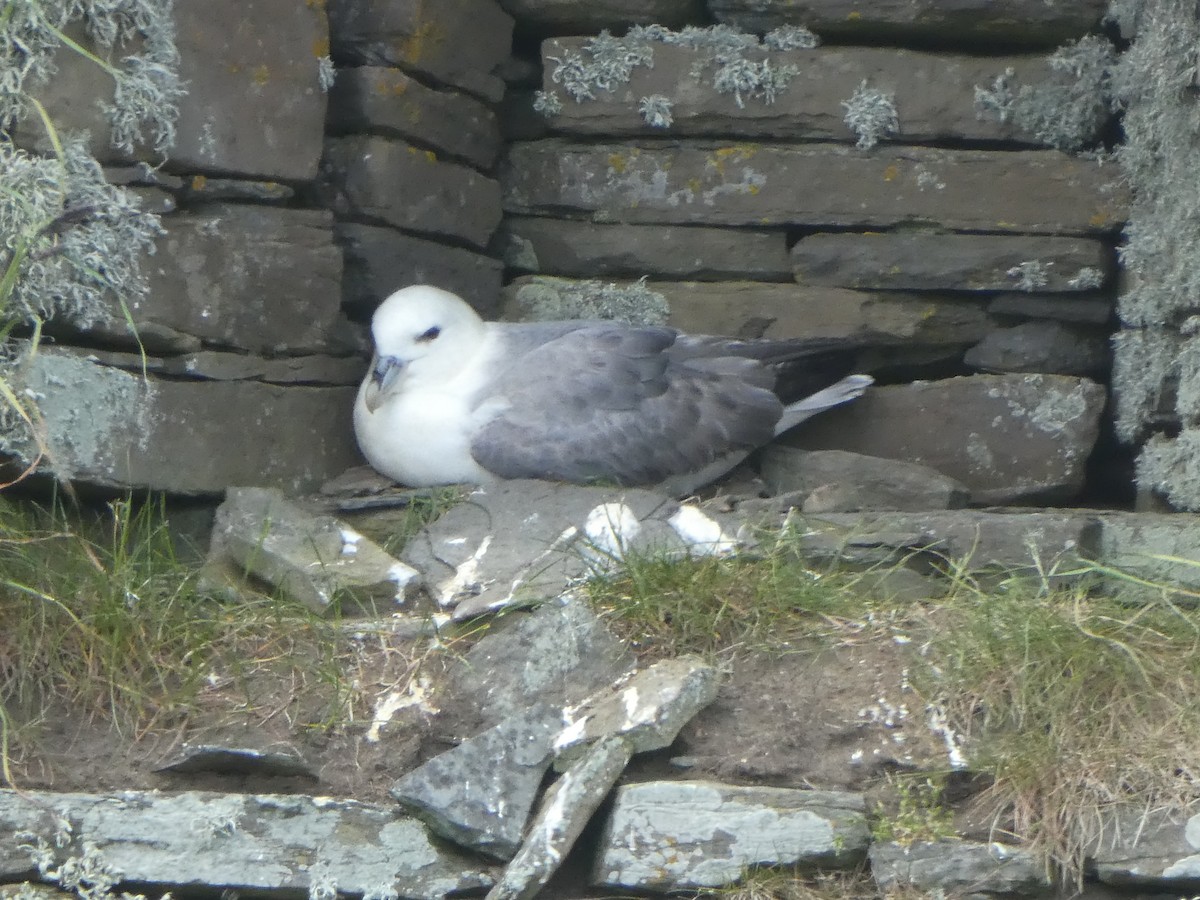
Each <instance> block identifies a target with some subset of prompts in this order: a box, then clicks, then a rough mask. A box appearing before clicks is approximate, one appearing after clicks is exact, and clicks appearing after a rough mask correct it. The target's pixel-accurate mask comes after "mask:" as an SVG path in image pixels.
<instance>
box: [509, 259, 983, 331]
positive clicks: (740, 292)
mask: <svg viewBox="0 0 1200 900" xmlns="http://www.w3.org/2000/svg"><path fill="white" fill-rule="evenodd" d="M569 284H570V282H568V281H566V280H565V279H555V278H548V277H541V276H523V277H521V278H517V279H514V280H513V281H512V282H511V283H510V284H509V285H508V286H506V287H505V289H504V297H505V302H504V309H505V313H506V315H508V316H510V317H512V318H523V316H522V312H523V311H524V310H525V308H526V306H527V301H526V300H525V298H524V294H525V293H526V292H527V291H530V290H531V289H532V294H531V296H533V295H536V294H537V292H539V291H542V290H545V289H547V288H554V287H556V286H569ZM649 287H650V288H651V289H652V290H653V291H654V292H655V293H658V294H661V295H662V296H663V297H664V298H666V301H667V305H668V307H669V310H670V317H669V320H668V324H670V325H673V326H674V327H676V328H680V329H682V330H683V331H687V332H691V333H693V334H727V335H735V336H737V337H747V338H750V337H766V338H793V337H814V338H847V339H854V340H857V341H861V342H863V343H877V344H902V345H904V346H905V347H909V348H912V347H917V346H920V345H942V344H957V345H966V344H973V343H975V342H976V341H978V340H980V339H981V338H982V337H983V336H984V335H985V334H987V332H988V331H989V330H990V329H991V328H992V325H991V322H990V321H989V319H988V317H987V314H986V313H985V312H984V311H983V310H982V309H981V308H980V306H979V304H978V303H974V302H971V301H955V300H949V299H946V300H942V299H939V298H932V297H924V298H920V299H917V298H914V297H912V296H911V295H906V294H902V293H886V292H877V293H868V292H863V291H851V290H844V289H839V288H805V287H801V286H799V285H794V284H768V283H762V282H755V281H721V282H703V281H656V282H652V283H651V284H650V285H649Z"/></svg>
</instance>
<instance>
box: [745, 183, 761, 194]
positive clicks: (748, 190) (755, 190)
mask: <svg viewBox="0 0 1200 900" xmlns="http://www.w3.org/2000/svg"><path fill="white" fill-rule="evenodd" d="M760 190H761V188H760V187H759V186H758V185H757V184H751V185H747V186H746V193H748V194H749V195H750V196H752V197H753V196H754V195H755V194H757V193H758V192H759V191H760Z"/></svg>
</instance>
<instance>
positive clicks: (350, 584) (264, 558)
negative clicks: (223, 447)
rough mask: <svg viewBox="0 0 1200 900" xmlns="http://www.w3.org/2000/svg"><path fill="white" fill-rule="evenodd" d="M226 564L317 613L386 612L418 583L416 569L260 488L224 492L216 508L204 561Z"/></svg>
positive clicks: (350, 530)
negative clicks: (343, 611) (334, 611)
mask: <svg viewBox="0 0 1200 900" xmlns="http://www.w3.org/2000/svg"><path fill="white" fill-rule="evenodd" d="M226 561H228V562H231V563H233V565H234V566H235V567H236V569H237V570H238V571H239V573H244V574H245V575H249V576H253V577H255V578H257V579H259V580H260V581H262V582H265V583H266V584H269V585H271V586H272V587H274V588H276V589H277V590H279V591H280V592H281V593H282V594H283V595H284V596H287V597H291V598H292V599H294V600H296V601H298V602H300V603H303V604H304V605H305V606H307V607H308V608H309V609H311V610H312V611H313V612H317V613H324V612H328V611H329V610H330V609H332V608H334V607H335V605H336V606H337V607H338V608H340V609H342V610H345V609H347V608H348V607H357V608H359V609H364V610H367V611H370V612H378V611H380V610H379V609H377V608H381V609H382V611H385V612H386V611H390V610H391V609H394V608H395V605H396V604H398V603H403V602H404V601H405V600H406V599H407V598H408V596H409V595H410V594H411V593H412V592H413V591H414V590H416V588H417V586H418V584H419V577H418V575H417V572H416V571H415V570H414V569H412V568H410V567H409V566H406V565H404V564H403V563H401V562H399V561H398V560H396V559H394V558H392V557H391V556H390V555H388V554H387V553H386V552H385V551H384V550H383V548H382V547H380V546H379V545H377V544H376V543H374V542H373V541H370V540H368V539H367V538H365V537H363V536H362V535H361V534H359V533H358V532H357V531H355V530H354V529H353V528H351V527H350V526H348V525H346V524H345V523H343V522H339V521H338V520H337V519H334V518H333V517H332V516H321V515H318V516H314V515H312V514H311V513H308V512H306V511H304V510H302V509H300V508H299V507H298V506H296V505H295V504H294V503H290V502H288V501H287V500H285V499H284V498H283V495H282V494H281V493H280V492H279V491H277V490H271V489H265V488H241V487H238V488H230V489H229V491H228V494H227V495H226V499H225V502H224V503H222V504H221V506H220V508H219V509H218V510H217V520H216V523H215V524H214V525H213V534H212V546H211V548H210V550H209V563H210V565H219V564H221V563H224V562H226Z"/></svg>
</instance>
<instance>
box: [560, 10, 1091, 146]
mask: <svg viewBox="0 0 1200 900" xmlns="http://www.w3.org/2000/svg"><path fill="white" fill-rule="evenodd" d="M794 21H802V20H794ZM576 33H577V34H583V33H585V32H576ZM588 40H589V39H588V38H582V37H570V38H557V39H554V40H549V41H546V42H545V43H544V44H543V45H542V61H543V67H544V73H545V74H544V83H543V85H542V87H543V89H544V90H545V91H547V92H548V93H553V94H556V95H557V96H558V98H559V99H560V101H562V104H561V105H562V109H561V111H560V112H557V113H556V114H555V115H553V116H551V117H550V119H549V125H550V128H551V130H552V131H556V132H564V133H567V134H587V135H605V136H609V137H611V136H616V135H641V136H645V135H647V134H653V133H655V132H660V133H665V134H667V135H670V136H676V135H686V136H692V135H713V134H719V135H728V136H729V137H739V138H765V139H771V140H796V139H803V140H813V139H820V140H838V141H855V140H857V139H858V135H857V134H856V133H855V132H853V131H852V130H851V129H850V127H849V126H848V125H847V124H846V121H845V120H846V107H845V105H844V104H845V103H846V102H847V101H849V100H850V98H851V97H853V96H854V94H855V92H856V91H857V90H858V89H859V88H860V85H862V83H863V82H864V81H865V82H867V83H868V84H869V85H870V86H871V87H872V88H874V89H876V90H879V91H882V92H883V93H885V94H889V95H891V96H892V99H893V105H894V106H895V108H896V110H897V113H898V121H899V130H898V132H897V134H896V135H895V136H894V137H892V138H891V139H893V140H899V141H903V142H905V143H916V142H932V141H938V140H1018V141H1024V142H1026V143H1034V144H1036V143H1040V141H1038V140H1037V139H1036V138H1035V137H1034V136H1033V135H1031V134H1028V133H1025V132H1023V131H1022V130H1021V129H1020V128H1018V127H1017V125H1016V124H1015V123H1014V117H1009V118H1008V119H1007V120H1006V121H1001V120H1000V117H999V116H994V115H988V116H982V115H979V110H978V108H977V106H976V102H975V88H976V86H980V87H984V86H990V85H991V84H992V83H993V81H994V80H995V78H996V77H997V76H998V75H1001V74H1002V73H1003V74H1006V75H1007V76H1008V79H1009V84H1010V87H1011V89H1012V90H1013V91H1014V92H1019V91H1020V90H1021V88H1022V87H1025V86H1029V87H1031V88H1036V86H1039V85H1041V84H1042V83H1044V82H1046V81H1047V80H1048V79H1049V78H1050V77H1052V71H1051V69H1050V67H1049V65H1048V64H1047V62H1046V60H1045V58H1044V57H1037V56H1001V57H993V56H988V57H979V56H960V55H954V54H950V53H921V52H917V51H912V50H897V49H894V48H882V47H820V48H818V49H815V50H784V51H779V50H768V49H766V48H751V49H747V50H745V51H744V57H745V59H746V60H748V61H749V62H750V63H751V64H752V65H761V64H762V63H763V62H764V61H765V62H767V64H768V65H769V66H771V67H775V68H778V69H782V68H783V67H789V68H791V69H793V70H795V72H796V74H795V75H794V77H792V78H791V80H790V81H788V82H787V84H786V86H784V87H783V88H782V89H780V90H779V91H778V92H777V93H776V95H775V98H774V100H773V102H771V103H766V102H763V101H762V100H761V99H758V98H751V99H746V98H742V97H740V96H738V95H735V94H734V93H733V92H726V93H720V92H718V91H717V90H716V88H715V87H714V86H713V81H714V72H715V71H716V65H715V64H714V63H713V62H712V54H711V51H710V50H708V49H699V48H693V47H684V46H678V45H674V44H663V43H657V42H656V43H652V44H650V48H651V52H652V54H653V64H652V65H642V66H635V67H634V68H633V69H632V70H631V71H630V77H629V80H628V81H627V82H624V83H618V84H615V85H614V87H613V89H612V90H597V91H595V92H594V94H595V96H594V98H590V99H587V100H585V101H583V102H581V103H577V102H575V100H574V99H573V98H572V97H571V96H570V95H568V94H567V93H566V92H565V91H564V90H563V88H562V86H561V85H559V84H556V83H555V81H554V76H555V73H556V72H557V71H558V62H557V61H558V60H563V59H567V58H569V57H571V56H578V55H581V54H582V55H583V58H584V59H588V58H590V56H589V55H588V53H587V51H586V50H585V49H584V48H585V44H586V42H587V41H588ZM655 95H658V96H663V97H667V98H669V99H670V101H671V123H670V125H669V127H668V128H665V129H663V128H653V127H651V126H649V125H647V124H646V122H645V120H644V119H643V116H642V114H641V113H640V112H639V106H640V99H641V98H642V97H647V96H655ZM1099 124H1101V123H1100V122H1098V123H1097V125H1099ZM885 139H886V138H885Z"/></svg>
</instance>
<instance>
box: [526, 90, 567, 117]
mask: <svg viewBox="0 0 1200 900" xmlns="http://www.w3.org/2000/svg"><path fill="white" fill-rule="evenodd" d="M562 109H563V105H562V99H561V98H560V97H559V96H558V94H556V93H554V91H534V92H533V111H534V112H536V113H541V114H542V115H543V116H545V117H546V118H550V117H551V116H557V115H558V114H559V113H560V112H562Z"/></svg>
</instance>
